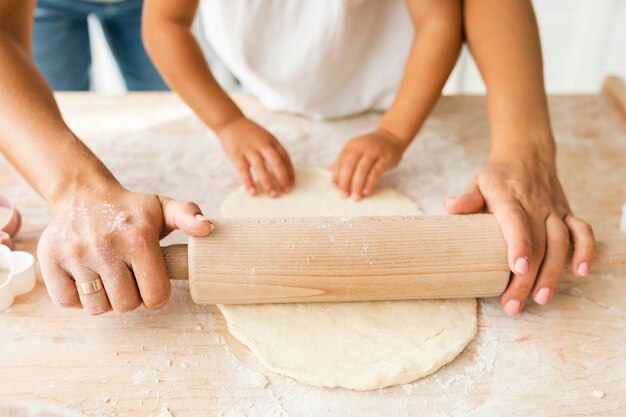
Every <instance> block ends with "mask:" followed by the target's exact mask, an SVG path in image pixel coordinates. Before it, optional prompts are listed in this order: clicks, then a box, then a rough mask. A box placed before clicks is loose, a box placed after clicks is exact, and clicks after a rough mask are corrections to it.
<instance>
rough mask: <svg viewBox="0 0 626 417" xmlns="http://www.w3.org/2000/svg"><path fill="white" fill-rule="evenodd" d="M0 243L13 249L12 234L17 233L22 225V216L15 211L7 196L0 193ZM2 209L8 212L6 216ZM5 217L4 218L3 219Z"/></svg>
mask: <svg viewBox="0 0 626 417" xmlns="http://www.w3.org/2000/svg"><path fill="white" fill-rule="evenodd" d="M0 209H2V210H1V211H0V244H3V245H6V246H8V247H9V248H11V249H14V248H15V246H14V245H13V240H12V238H13V236H15V235H16V234H17V232H18V231H19V230H20V226H21V225H22V216H20V212H19V211H17V209H16V208H15V206H14V205H13V203H12V202H11V200H9V197H7V196H5V195H2V194H0ZM3 211H5V212H8V217H6V215H4V213H3ZM5 217H6V219H5Z"/></svg>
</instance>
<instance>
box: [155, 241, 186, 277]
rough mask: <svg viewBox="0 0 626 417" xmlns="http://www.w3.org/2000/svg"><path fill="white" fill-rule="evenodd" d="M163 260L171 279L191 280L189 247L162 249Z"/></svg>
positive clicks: (175, 246) (174, 246) (177, 246)
mask: <svg viewBox="0 0 626 417" xmlns="http://www.w3.org/2000/svg"><path fill="white" fill-rule="evenodd" d="M161 253H162V254H163V259H165V266H166V267H167V273H168V275H169V276H170V279H176V280H185V279H188V278H189V264H188V261H187V245H171V246H165V247H161Z"/></svg>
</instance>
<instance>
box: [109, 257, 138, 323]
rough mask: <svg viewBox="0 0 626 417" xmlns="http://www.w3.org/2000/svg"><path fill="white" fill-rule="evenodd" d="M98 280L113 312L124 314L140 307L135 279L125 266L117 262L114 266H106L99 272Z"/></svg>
mask: <svg viewBox="0 0 626 417" xmlns="http://www.w3.org/2000/svg"><path fill="white" fill-rule="evenodd" d="M100 278H101V279H102V283H103V285H104V289H105V291H106V293H107V297H108V298H109V303H110V304H111V307H112V308H113V310H114V311H116V312H118V313H126V312H129V311H133V310H134V309H136V308H137V307H139V306H140V305H141V296H140V295H139V289H138V288H137V283H136V282H135V277H134V276H133V275H132V273H131V272H130V271H129V270H128V267H127V266H126V264H124V263H122V262H119V263H118V264H117V265H115V266H108V265H107V266H106V267H104V268H102V270H101V271H100Z"/></svg>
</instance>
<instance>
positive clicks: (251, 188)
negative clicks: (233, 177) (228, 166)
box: [235, 158, 256, 195]
mask: <svg viewBox="0 0 626 417" xmlns="http://www.w3.org/2000/svg"><path fill="white" fill-rule="evenodd" d="M235 168H236V169H237V172H239V176H240V177H241V181H242V182H243V186H244V188H245V189H246V191H247V192H248V194H250V195H255V194H256V185H255V184H254V179H252V173H251V172H250V164H249V163H248V161H246V160H245V159H244V158H239V159H238V160H237V161H236V162H235Z"/></svg>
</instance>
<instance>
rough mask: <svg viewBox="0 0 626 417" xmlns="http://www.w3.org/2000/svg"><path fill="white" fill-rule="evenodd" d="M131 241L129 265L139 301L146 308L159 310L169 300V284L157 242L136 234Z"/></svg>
mask: <svg viewBox="0 0 626 417" xmlns="http://www.w3.org/2000/svg"><path fill="white" fill-rule="evenodd" d="M132 240H133V249H132V252H131V256H130V264H131V267H132V271H133V275H134V276H135V281H136V283H137V287H138V288H139V294H140V296H141V300H142V302H143V304H144V305H145V306H146V308H149V309H157V308H160V307H162V306H163V305H165V303H166V302H167V300H168V299H169V296H170V292H171V284H170V280H169V276H168V274H167V268H166V267H165V260H164V259H163V255H162V254H161V248H160V247H159V241H158V240H157V239H151V238H150V237H149V236H145V235H143V234H136V235H135V236H133V239H132Z"/></svg>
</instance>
